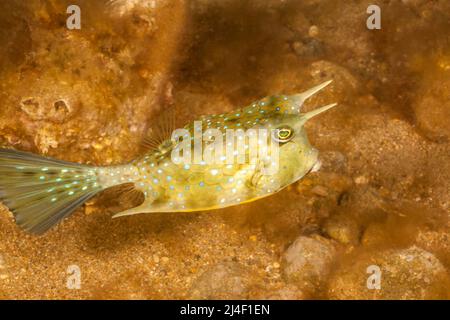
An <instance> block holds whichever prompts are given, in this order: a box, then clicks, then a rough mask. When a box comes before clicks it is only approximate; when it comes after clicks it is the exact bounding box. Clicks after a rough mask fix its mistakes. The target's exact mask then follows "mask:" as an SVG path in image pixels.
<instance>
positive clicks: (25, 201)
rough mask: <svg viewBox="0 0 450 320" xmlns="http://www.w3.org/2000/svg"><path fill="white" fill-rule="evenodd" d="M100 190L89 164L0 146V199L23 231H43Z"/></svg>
mask: <svg viewBox="0 0 450 320" xmlns="http://www.w3.org/2000/svg"><path fill="white" fill-rule="evenodd" d="M101 190H102V187H101V186H100V185H99V184H98V183H97V175H96V171H95V169H94V168H92V167H89V166H84V165H79V164H76V163H71V162H65V161H61V160H56V159H50V158H44V157H41V156H38V155H34V154H31V153H27V152H21V151H16V150H10V149H0V200H2V201H3V203H4V204H5V205H6V206H7V207H8V208H9V209H10V210H11V211H12V212H13V214H14V217H15V219H16V222H17V224H18V225H20V226H21V227H22V228H24V229H25V230H27V231H30V232H32V233H36V234H42V233H44V232H45V231H47V230H48V229H49V228H51V227H52V226H53V225H55V224H56V223H58V222H59V221H60V220H62V219H63V218H64V217H66V216H68V215H69V214H71V213H72V212H73V211H74V210H75V209H76V208H78V207H79V206H80V205H82V204H83V203H84V202H86V201H87V200H88V199H90V198H91V197H93V196H94V195H95V194H96V193H98V192H99V191H101Z"/></svg>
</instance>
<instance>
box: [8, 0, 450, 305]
mask: <svg viewBox="0 0 450 320" xmlns="http://www.w3.org/2000/svg"><path fill="white" fill-rule="evenodd" d="M69 4H78V5H79V6H80V7H81V10H82V29H81V30H68V29H67V28H66V27H65V19H66V18H67V14H66V8H67V6H68V5H69ZM370 4H377V5H379V6H380V7H381V9H382V29H381V30H368V29H367V28H366V19H367V17H368V15H367V13H366V9H367V7H368V6H369V5H370ZM449 31H450V2H449V1H447V0H436V1H426V0H402V1H400V0H399V1H388V0H384V1H382V0H370V1H369V0H361V1H335V0H303V1H294V0H285V1H281V0H266V1H262V0H260V1H258V0H246V1H242V0H222V1H219V0H210V1H207V0H192V1H178V0H156V1H146V0H129V1H126V0H123V1H121V0H118V1H116V2H115V3H114V4H113V5H107V4H106V1H100V0H98V1H87V0H85V1H75V0H70V1H63V0H47V1H44V0H42V1H39V0H30V1H18V0H17V1H15V0H14V1H13V0H10V1H2V2H1V3H0V57H1V58H0V86H1V89H0V143H1V145H2V146H4V147H13V148H16V149H20V150H26V151H32V152H35V153H39V154H43V155H47V156H51V157H56V158H59V159H64V160H69V161H76V162H80V163H88V164H96V165H109V164H118V163H125V162H127V161H129V160H131V159H133V158H134V157H136V156H137V155H138V154H139V145H140V141H141V140H142V138H143V136H144V132H145V131H146V128H147V127H148V126H149V124H151V123H152V120H154V119H156V118H157V115H158V113H160V112H161V110H164V109H165V108H168V107H171V106H176V107H177V108H179V110H181V111H180V112H179V115H180V117H181V118H183V117H186V118H187V117H188V116H189V115H192V114H196V115H201V114H211V113H219V112H225V111H229V110H232V109H233V108H237V107H240V106H244V105H247V104H249V103H250V102H251V101H253V100H256V99H259V98H261V97H263V96H266V95H272V94H277V93H286V94H292V93H297V92H301V91H304V90H305V89H308V88H310V87H312V86H313V85H316V84H319V83H321V82H323V81H325V80H328V79H334V80H335V81H334V83H333V84H332V85H331V86H330V87H329V88H328V89H326V90H324V91H323V92H322V93H321V94H320V95H318V96H317V97H315V98H313V99H311V100H310V101H308V103H307V104H306V106H305V110H310V109H312V108H314V107H316V106H319V105H323V104H325V103H332V102H338V103H339V107H338V108H335V109H334V110H332V111H330V112H328V113H327V114H324V115H322V116H320V117H318V118H317V119H315V120H314V121H311V122H310V123H308V126H307V131H308V134H309V137H310V140H311V141H312V143H313V145H314V146H316V147H317V148H318V149H319V150H320V152H321V155H320V156H321V159H322V162H323V167H322V169H321V170H320V171H319V172H317V173H313V174H310V175H308V176H307V177H306V178H305V179H303V180H301V181H300V182H298V183H296V184H294V185H292V186H290V187H289V188H288V189H286V190H284V191H283V192H281V193H279V194H277V195H275V196H272V197H270V198H267V199H263V200H261V201H257V202H254V203H251V204H246V205H242V206H238V207H233V208H229V209H223V210H217V211H211V212H201V213H186V214H180V213H177V214H175V213H173V214H170V213H169V214H168V213H164V214H162V213H161V214H144V215H137V216H131V217H125V218H121V219H114V220H112V219H111V215H112V214H113V213H115V212H118V211H120V210H123V209H124V208H127V207H129V206H130V205H131V204H130V203H129V201H128V199H126V198H123V197H119V198H118V197H116V196H115V194H114V193H113V192H105V193H104V194H102V195H101V196H98V197H96V198H95V199H93V200H92V201H90V202H89V203H88V204H87V205H85V206H83V207H81V208H80V209H79V210H77V211H76V213H75V214H74V215H72V216H71V217H70V218H68V219H66V220H64V221H63V222H62V223H61V224H59V225H58V226H57V227H55V228H54V229H52V230H51V231H49V232H48V233H46V234H45V235H43V236H40V237H36V236H32V235H28V234H26V233H25V232H23V231H22V230H20V228H19V227H17V226H16V225H15V223H14V222H13V219H12V217H11V215H10V213H9V212H8V210H7V208H6V207H2V209H1V212H0V297H1V298H3V299H18V298H24V299H40V298H44V299H56V298H58V299H86V298H91V299H115V298H124V299H166V298H181V299H185V298H199V299H210V298H211V299H246V298H252V299H317V298H320V299H360V298H361V299H448V298H449V294H450V282H449V270H450V224H449V210H450V161H449V160H450V142H449V140H450V102H449V101H450V100H449V98H450V32H449ZM72 265H76V266H78V267H79V269H80V272H81V287H80V289H79V290H77V289H72V290H71V289H68V288H67V287H66V283H67V279H68V273H67V271H68V267H69V266H72ZM372 265H375V266H378V267H379V268H380V271H381V283H380V285H381V288H380V289H379V290H376V289H375V290H374V289H368V287H367V279H368V277H369V276H370V274H368V273H367V268H368V267H369V266H372Z"/></svg>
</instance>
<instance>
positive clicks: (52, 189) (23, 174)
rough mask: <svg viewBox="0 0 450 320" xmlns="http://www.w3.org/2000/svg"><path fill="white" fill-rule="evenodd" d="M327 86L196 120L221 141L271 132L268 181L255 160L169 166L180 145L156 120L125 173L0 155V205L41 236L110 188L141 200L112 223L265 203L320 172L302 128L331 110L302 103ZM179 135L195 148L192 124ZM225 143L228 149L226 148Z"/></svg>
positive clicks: (262, 163) (6, 151) (166, 123)
mask: <svg viewBox="0 0 450 320" xmlns="http://www.w3.org/2000/svg"><path fill="white" fill-rule="evenodd" d="M330 83H331V81H328V82H326V83H323V84H321V85H318V86H316V87H314V88H312V89H310V90H308V91H306V92H304V93H301V94H295V95H290V96H285V95H277V96H270V97H266V98H263V99H261V100H259V101H256V102H254V103H252V104H250V105H249V106H247V107H244V108H241V109H238V110H234V111H233V112H229V113H224V114H218V115H207V116H203V117H202V118H201V119H200V121H201V130H208V129H218V130H221V131H223V132H224V133H223V135H225V131H227V130H238V129H240V130H248V129H258V130H259V129H268V130H270V132H271V134H270V135H269V136H268V139H269V140H270V139H272V140H275V141H276V142H277V144H278V149H277V151H278V162H277V170H276V172H275V173H272V174H265V173H264V172H263V169H264V168H265V166H266V165H267V163H265V161H266V159H258V158H256V159H254V160H255V161H252V162H250V161H248V162H244V163H242V162H241V163H237V162H234V163H229V162H227V163H209V162H208V163H205V161H203V160H202V161H200V162H199V163H196V162H194V163H186V162H179V161H178V162H177V161H173V154H174V152H173V151H174V150H175V149H176V148H178V147H179V144H180V143H181V142H182V141H183V140H184V138H182V139H177V138H176V137H174V136H173V134H172V135H170V131H171V130H172V129H174V128H172V127H171V125H170V122H171V121H166V120H159V121H161V123H156V127H159V128H165V129H164V130H162V131H161V130H160V131H159V132H154V133H153V136H152V137H150V139H149V140H148V141H149V144H150V145H151V148H149V150H148V151H147V152H146V153H144V154H143V155H142V156H140V157H139V158H137V159H136V160H134V161H132V162H130V163H127V164H124V165H115V166H88V165H83V164H77V163H71V162H66V161H61V160H56V159H52V158H46V157H42V156H39V155H35V154H32V153H27V152H21V151H16V150H12V149H0V199H1V200H2V201H3V203H4V204H5V205H6V206H7V207H8V208H9V209H10V211H11V212H12V213H13V215H14V218H15V221H16V223H17V224H18V225H20V226H21V227H22V228H24V229H25V230H27V231H29V232H32V233H35V234H42V233H44V232H45V231H47V230H48V229H49V228H51V227H52V226H53V225H55V224H56V223H58V222H59V221H60V220H61V219H63V218H64V217H66V216H68V215H70V214H71V213H72V212H73V211H74V210H75V209H77V208H78V207H79V206H80V205H82V204H83V203H84V202H86V201H87V200H89V199H90V198H92V197H93V196H95V195H96V194H98V193H99V192H101V191H103V190H105V189H108V188H111V187H114V186H121V185H128V186H131V187H132V190H134V191H136V192H139V193H140V194H141V195H143V198H144V200H143V202H142V203H141V204H140V205H138V206H137V207H135V208H132V209H129V210H126V211H123V212H121V213H118V214H116V215H115V216H114V217H119V216H125V215H132V214H138V213H148V212H191V211H204V210H213V209H219V208H223V207H229V206H234V205H239V204H243V203H246V202H250V201H254V200H257V199H261V198H264V197H267V196H270V195H272V194H274V193H276V192H279V191H280V190H282V189H284V188H285V187H287V186H288V185H290V184H292V183H294V182H296V181H298V180H299V179H301V178H302V177H304V176H305V175H306V174H307V173H308V172H310V171H314V170H317V169H318V168H319V167H320V161H319V160H318V151H317V150H316V149H315V148H313V147H312V146H311V144H310V143H309V141H308V138H307V135H306V131H305V129H304V124H305V123H306V121H308V120H309V119H311V118H313V117H315V116H317V115H318V114H320V113H322V112H324V111H326V110H328V109H330V108H332V107H334V106H335V105H336V104H331V105H328V106H324V107H321V108H318V109H315V110H313V111H310V112H307V113H303V112H301V108H302V106H303V103H304V102H305V100H307V99H308V98H310V97H311V96H313V95H314V94H315V93H317V92H318V91H320V90H322V89H323V88H325V87H326V86H327V85H329V84H330ZM183 129H184V132H187V133H188V135H189V136H190V139H191V140H192V139H193V137H192V136H194V135H195V132H194V131H195V130H197V129H196V128H195V125H194V123H193V122H190V123H188V124H186V125H185V126H184V127H183ZM163 131H165V132H163ZM157 137H159V138H157ZM201 143H202V146H204V145H206V144H207V142H204V141H202V142H201ZM223 143H224V144H225V143H228V144H229V142H227V140H225V141H224V142H223ZM224 147H226V146H225V145H224Z"/></svg>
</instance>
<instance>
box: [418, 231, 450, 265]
mask: <svg viewBox="0 0 450 320" xmlns="http://www.w3.org/2000/svg"><path fill="white" fill-rule="evenodd" d="M416 243H417V245H418V246H420V247H421V248H423V249H425V250H428V251H430V252H432V253H433V254H435V255H436V256H437V257H438V258H439V260H440V261H442V263H443V264H444V265H445V266H446V267H447V268H450V227H447V228H446V229H442V230H436V231H433V230H422V231H420V232H419V233H418V234H417V238H416Z"/></svg>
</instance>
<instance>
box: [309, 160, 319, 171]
mask: <svg viewBox="0 0 450 320" xmlns="http://www.w3.org/2000/svg"><path fill="white" fill-rule="evenodd" d="M321 167H322V162H321V161H320V160H317V161H316V163H314V165H313V166H312V167H311V169H310V170H309V172H311V173H313V172H317V171H319V170H320V168H321Z"/></svg>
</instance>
